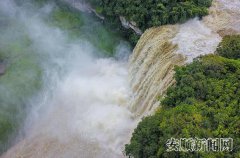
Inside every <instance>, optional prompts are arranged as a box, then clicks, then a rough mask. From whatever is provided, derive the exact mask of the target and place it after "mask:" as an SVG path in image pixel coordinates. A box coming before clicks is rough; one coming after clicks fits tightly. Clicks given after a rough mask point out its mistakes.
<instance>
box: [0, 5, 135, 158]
mask: <svg viewBox="0 0 240 158" xmlns="http://www.w3.org/2000/svg"><path fill="white" fill-rule="evenodd" d="M1 3H3V4H4V5H5V7H4V8H6V7H7V6H11V9H12V11H13V12H11V13H12V14H13V15H11V16H13V17H12V18H14V19H15V20H18V21H19V22H21V23H22V24H23V25H24V26H25V27H26V32H27V34H28V36H29V37H30V39H31V41H32V44H31V47H32V48H34V49H35V50H36V52H37V54H36V55H37V56H38V57H39V63H41V67H42V69H43V72H44V74H43V81H44V87H43V90H42V91H41V92H40V94H39V95H38V97H36V98H34V100H32V102H31V108H29V115H28V118H27V121H26V126H25V128H24V135H25V137H24V139H22V138H20V140H21V141H20V142H19V143H17V144H16V145H15V146H14V147H13V148H12V149H11V150H9V151H8V152H7V153H6V154H4V156H3V157H11V158H13V157H19V156H20V157H35V158H37V157H39V158H42V157H58V158H60V157H87V158H91V157H100V158H101V157H104V158H106V157H109V156H111V155H112V157H123V153H122V150H123V147H124V144H125V143H127V141H128V140H129V136H130V133H131V130H132V129H133V128H134V126H135V123H134V121H133V119H132V118H131V117H132V114H131V113H130V111H129V110H128V109H127V100H128V97H129V92H130V90H129V87H128V82H127V67H126V62H127V60H126V58H124V59H123V60H120V59H118V60H116V59H113V58H97V57H95V55H94V54H96V52H97V51H99V50H97V49H96V48H95V47H94V46H93V45H91V43H89V42H87V41H85V40H83V39H80V40H75V41H73V40H71V39H70V38H69V37H68V35H67V34H66V33H65V32H63V31H62V30H60V29H58V28H55V27H50V26H48V25H47V24H45V23H44V22H43V20H41V16H42V15H43V14H47V13H48V12H50V11H51V7H50V6H46V7H45V8H43V9H42V10H41V11H40V12H38V13H37V14H32V12H28V10H24V8H19V7H16V6H15V5H14V3H11V2H10V1H8V2H7V3H6V2H3V1H2V2H1ZM0 5H1V4H0ZM7 11H8V10H6V11H5V13H6V14H8V12H7ZM116 51H117V52H116V54H117V58H122V57H124V54H125V53H126V52H127V53H129V52H130V49H129V48H127V46H126V45H124V44H122V43H120V45H119V46H118V47H117V48H116Z"/></svg>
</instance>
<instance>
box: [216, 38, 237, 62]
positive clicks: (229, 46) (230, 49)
mask: <svg viewBox="0 0 240 158" xmlns="http://www.w3.org/2000/svg"><path fill="white" fill-rule="evenodd" d="M217 53H218V54H219V55H221V56H223V57H226V58H230V59H240V35H233V36H225V37H224V38H223V40H222V42H221V43H220V44H219V46H218V48H217Z"/></svg>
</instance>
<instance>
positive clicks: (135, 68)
mask: <svg viewBox="0 0 240 158" xmlns="http://www.w3.org/2000/svg"><path fill="white" fill-rule="evenodd" d="M236 33H240V1H239V0H213V5H212V7H211V8H210V9H209V15H208V16H206V17H204V18H203V19H202V20H199V19H192V20H189V21H188V22H186V23H184V24H177V25H168V26H161V27H157V28H150V29H148V30H147V31H145V33H144V34H143V35H142V37H141V38H140V40H139V42H138V44H137V45H136V47H135V49H134V51H133V54H132V55H131V57H130V59H129V78H130V83H131V87H132V91H133V95H132V98H131V104H130V107H131V109H132V111H133V112H134V113H135V116H136V117H138V116H143V115H148V114H151V113H152V112H153V111H154V110H155V109H156V107H157V106H159V100H160V99H161V98H162V97H164V94H165V93H166V90H167V88H168V87H169V86H171V85H173V84H174V82H175V81H174V80H173V76H174V70H173V69H174V66H175V65H184V64H186V63H189V62H191V61H192V60H193V59H194V58H195V57H198V56H200V55H204V54H209V53H214V52H215V50H216V48H217V46H218V44H219V42H220V41H221V39H222V36H224V35H228V34H236Z"/></svg>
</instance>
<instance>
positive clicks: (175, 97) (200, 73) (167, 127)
mask: <svg viewBox="0 0 240 158" xmlns="http://www.w3.org/2000/svg"><path fill="white" fill-rule="evenodd" d="M227 39H230V37H226V38H225V40H223V42H222V43H221V44H220V45H219V48H221V50H229V49H230V50H232V49H231V48H229V47H231V45H228V44H225V43H226V40H227ZM233 39H235V36H233ZM234 41H235V40H234ZM227 43H228V42H227ZM218 50H219V49H218ZM237 53H238V55H239V51H238V50H237V49H236V50H235V51H232V54H235V55H236V54H237ZM175 79H176V81H177V82H176V85H175V86H173V87H171V88H169V89H168V92H167V96H166V98H165V99H164V100H162V108H159V110H158V111H157V112H156V114H154V115H153V116H149V117H146V118H144V119H143V120H142V122H140V123H139V125H138V127H137V128H136V129H135V131H134V133H133V135H132V138H131V142H130V144H127V145H126V147H125V151H126V155H127V156H132V157H135V158H158V157H166V158H169V157H186V158H191V157H193V158H195V157H206V158H215V157H225V158H228V157H229V158H230V157H232V158H236V157H240V137H239V136H240V97H239V96H240V60H234V59H227V58H224V57H221V56H218V55H208V56H203V57H200V58H197V59H196V60H195V61H194V62H193V63H191V64H189V65H187V66H183V67H177V68H176V74H175ZM171 137H174V138H191V137H193V138H195V137H198V138H209V137H211V138H229V137H231V138H233V139H234V149H233V151H232V152H228V153H223V152H209V153H207V152H167V151H166V146H165V144H166V141H167V140H168V139H170V138H171Z"/></svg>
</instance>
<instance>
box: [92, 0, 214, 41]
mask: <svg viewBox="0 0 240 158" xmlns="http://www.w3.org/2000/svg"><path fill="white" fill-rule="evenodd" d="M90 2H91V3H92V4H93V5H95V6H96V10H97V12H99V13H102V14H104V15H106V16H107V17H108V19H109V18H112V19H111V20H113V21H114V20H115V21H116V20H119V16H124V17H126V18H127V20H129V21H134V22H136V24H137V26H138V27H139V28H140V29H141V30H143V31H144V30H145V29H147V28H149V27H153V26H160V25H165V24H175V23H178V22H180V23H181V22H185V21H186V20H188V19H190V18H194V17H200V18H201V17H202V16H204V15H207V14H208V10H207V8H208V7H209V6H211V2H212V0H171V1H166V0H90ZM129 38H130V39H131V40H135V42H136V40H137V38H136V36H130V37H129Z"/></svg>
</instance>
